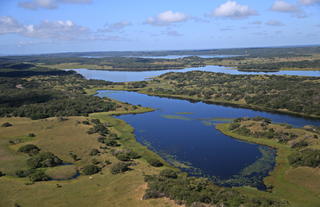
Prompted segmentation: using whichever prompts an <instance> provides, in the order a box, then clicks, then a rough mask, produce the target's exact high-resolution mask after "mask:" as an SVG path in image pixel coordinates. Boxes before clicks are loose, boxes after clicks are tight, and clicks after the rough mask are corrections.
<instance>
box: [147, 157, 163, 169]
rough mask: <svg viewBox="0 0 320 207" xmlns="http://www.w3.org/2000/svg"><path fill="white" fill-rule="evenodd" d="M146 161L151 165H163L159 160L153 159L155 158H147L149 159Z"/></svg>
mask: <svg viewBox="0 0 320 207" xmlns="http://www.w3.org/2000/svg"><path fill="white" fill-rule="evenodd" d="M147 162H148V163H149V164H150V165H151V166H153V167H161V166H163V163H162V162H161V161H160V160H158V159H155V158H149V159H147Z"/></svg>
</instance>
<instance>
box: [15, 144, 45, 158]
mask: <svg viewBox="0 0 320 207" xmlns="http://www.w3.org/2000/svg"><path fill="white" fill-rule="evenodd" d="M39 151H40V148H39V147H37V146H36V145H34V144H27V145H24V146H22V147H20V148H19V149H18V152H23V153H27V154H29V155H36V154H38V153H39Z"/></svg>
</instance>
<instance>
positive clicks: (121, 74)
mask: <svg viewBox="0 0 320 207" xmlns="http://www.w3.org/2000/svg"><path fill="white" fill-rule="evenodd" d="M71 70H74V71H76V72H77V73H79V74H81V75H83V76H84V77H85V78H87V79H98V80H106V81H113V82H129V81H143V80H146V79H148V78H152V77H155V76H159V75H162V74H164V73H168V72H188V71H195V70H198V71H207V72H216V73H226V74H234V75H298V76H320V71H279V72H270V73H269V72H268V73H265V72H241V71H238V70H235V69H231V68H226V67H223V66H205V67H197V68H185V69H174V70H157V71H141V72H139V71H130V72H128V71H107V70H88V69H71Z"/></svg>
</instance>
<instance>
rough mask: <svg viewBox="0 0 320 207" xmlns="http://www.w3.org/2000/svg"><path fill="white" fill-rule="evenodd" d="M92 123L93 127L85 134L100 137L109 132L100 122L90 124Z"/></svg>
mask: <svg viewBox="0 0 320 207" xmlns="http://www.w3.org/2000/svg"><path fill="white" fill-rule="evenodd" d="M92 123H93V124H94V126H93V127H92V128H90V129H89V130H88V132H87V133H88V134H94V133H99V134H100V135H102V136H105V135H107V134H109V130H108V128H107V127H106V126H105V125H104V124H102V123H100V122H98V123H94V122H92Z"/></svg>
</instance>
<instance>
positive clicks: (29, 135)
mask: <svg viewBox="0 0 320 207" xmlns="http://www.w3.org/2000/svg"><path fill="white" fill-rule="evenodd" d="M28 137H36V135H35V134H34V133H29V134H28Z"/></svg>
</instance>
